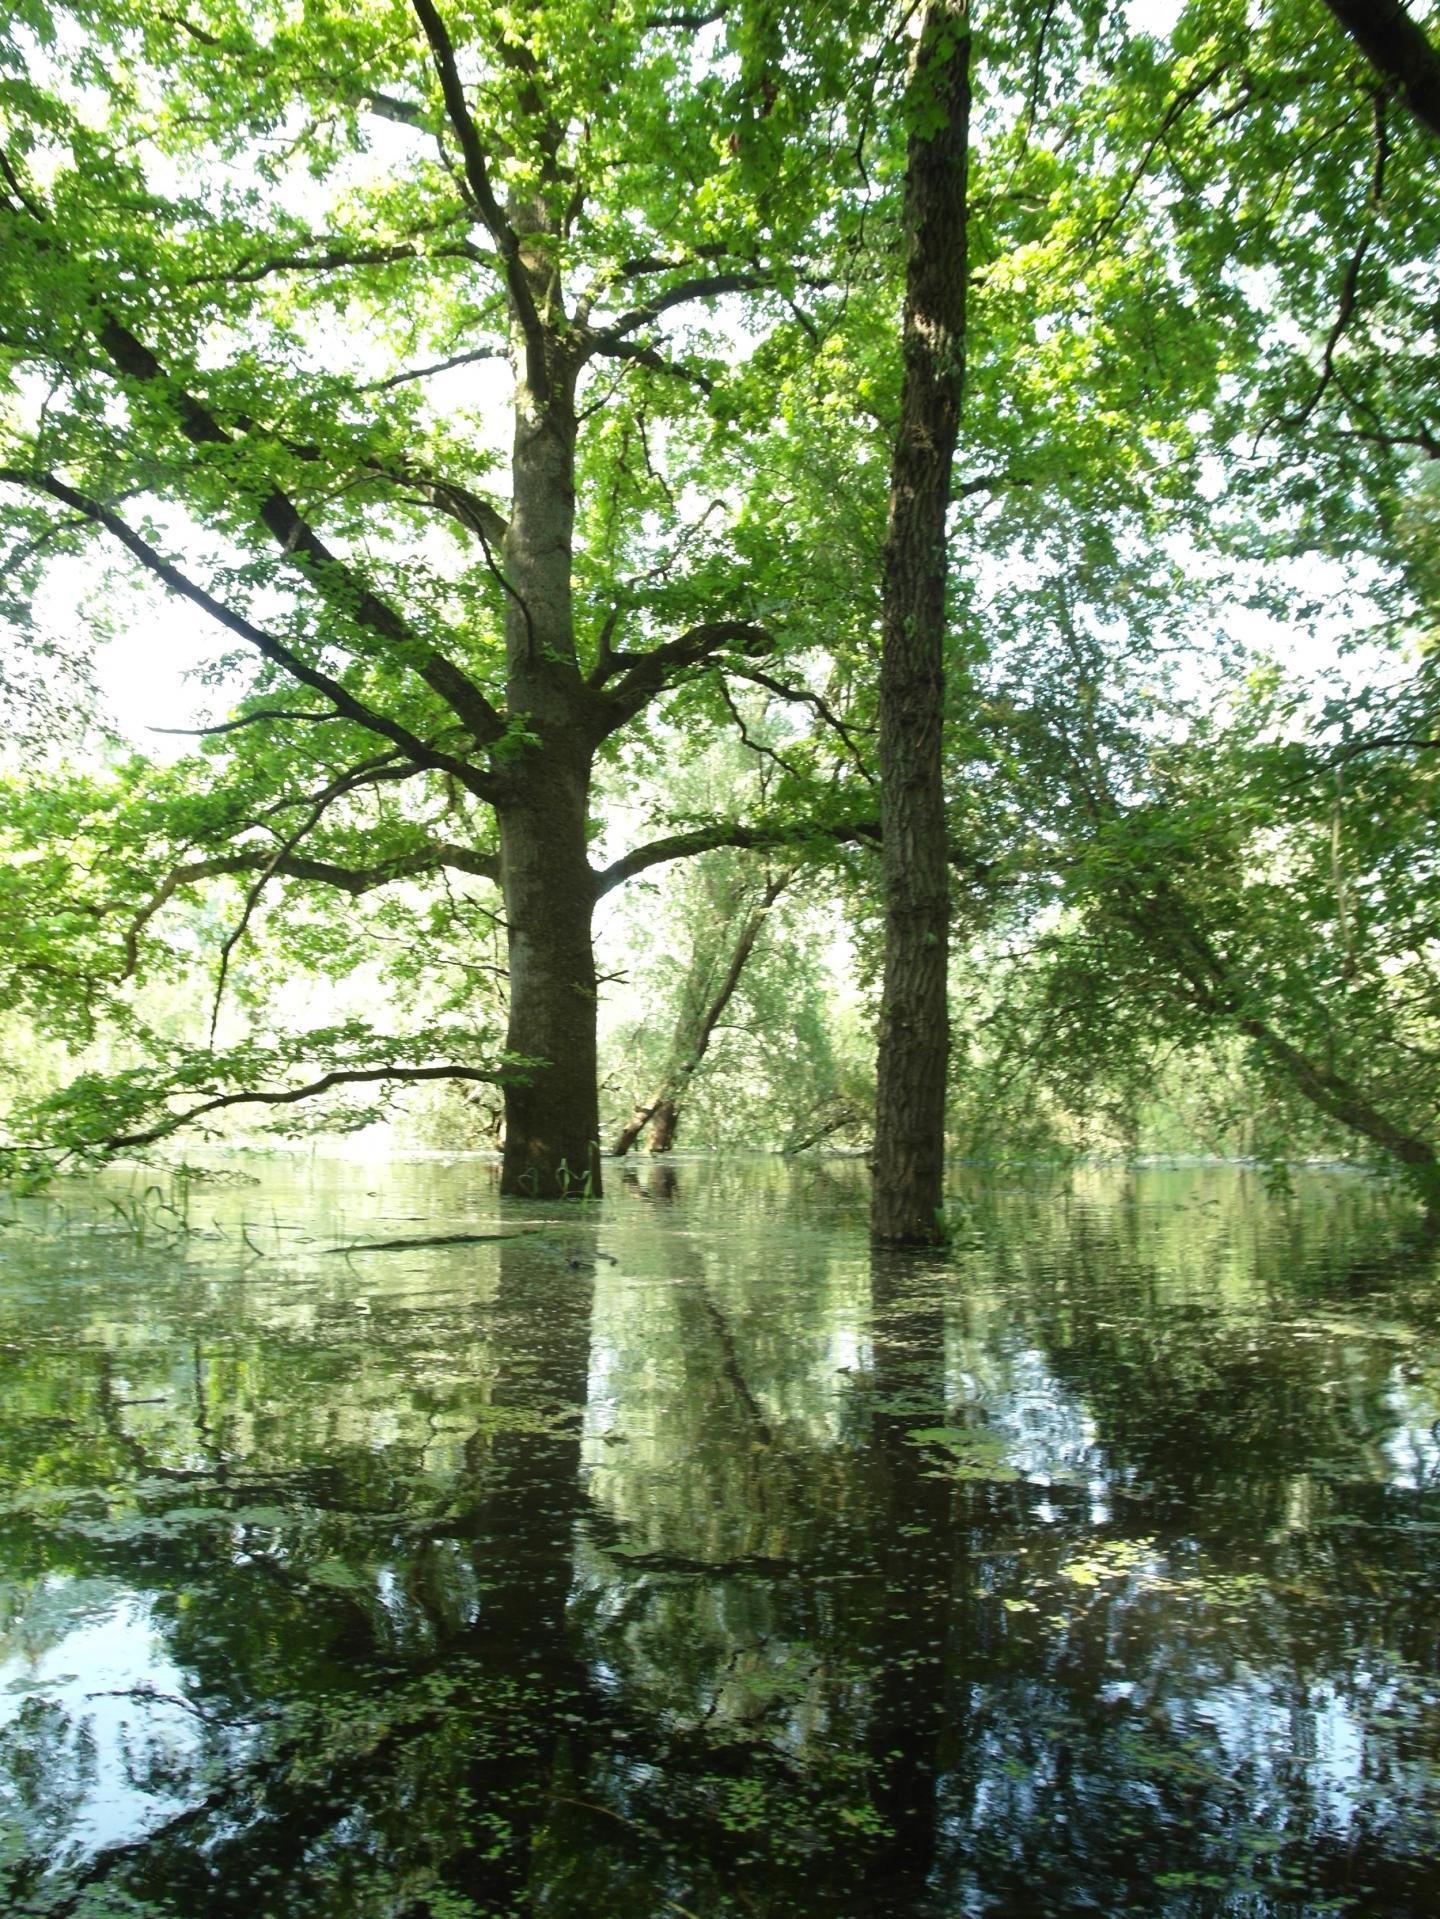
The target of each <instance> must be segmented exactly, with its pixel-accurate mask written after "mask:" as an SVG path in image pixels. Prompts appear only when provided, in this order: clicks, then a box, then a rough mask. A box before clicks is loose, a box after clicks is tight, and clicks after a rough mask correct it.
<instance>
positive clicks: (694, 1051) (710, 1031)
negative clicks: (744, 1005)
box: [610, 873, 790, 1159]
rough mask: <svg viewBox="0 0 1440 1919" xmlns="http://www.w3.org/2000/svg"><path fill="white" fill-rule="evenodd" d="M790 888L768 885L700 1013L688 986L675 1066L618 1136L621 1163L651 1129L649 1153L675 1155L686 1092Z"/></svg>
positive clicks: (783, 883) (783, 882)
mask: <svg viewBox="0 0 1440 1919" xmlns="http://www.w3.org/2000/svg"><path fill="white" fill-rule="evenodd" d="M789 883H790V875H789V874H788V873H786V874H783V875H781V876H780V877H779V878H776V879H771V880H768V881H767V882H766V885H765V891H764V892H763V893H762V894H761V896H760V900H759V903H758V904H757V905H755V906H753V907H752V908H751V909H750V911H749V912H748V913H747V914H746V916H745V919H744V921H743V922H742V924H741V927H740V936H739V938H738V939H737V940H736V942H735V945H734V946H733V948H732V949H731V953H730V959H729V963H728V964H727V966H726V968H725V971H724V973H723V974H722V975H721V977H720V981H719V984H718V985H717V986H716V988H715V990H714V991H713V992H712V993H711V994H710V996H709V997H708V999H706V1000H705V1001H704V1002H703V1004H702V1005H701V1006H700V1008H699V1011H698V1013H697V1012H696V1011H694V1010H693V1007H694V1003H695V1001H696V1000H697V999H698V997H699V993H700V991H701V990H703V989H702V988H701V987H700V986H699V985H698V984H697V983H695V982H694V981H691V980H687V981H686V983H685V990H684V1004H683V1005H682V1007H681V1010H680V1017H679V1019H678V1021H677V1022H676V1026H675V1038H674V1040H673V1042H672V1044H671V1049H670V1064H669V1066H668V1067H667V1068H666V1071H665V1074H664V1076H663V1078H662V1079H661V1082H660V1084H659V1086H658V1087H657V1088H656V1090H655V1092H654V1093H653V1094H652V1095H651V1097H650V1099H649V1100H648V1101H647V1102H646V1103H645V1104H644V1105H643V1106H637V1107H636V1108H635V1111H634V1112H633V1113H632V1114H631V1116H630V1118H629V1119H628V1120H627V1121H626V1123H625V1125H624V1126H622V1127H621V1129H620V1131H619V1132H618V1133H617V1134H616V1136H615V1143H614V1145H613V1146H612V1147H611V1149H610V1150H611V1152H612V1154H613V1155H614V1157H615V1158H616V1159H623V1158H624V1157H625V1155H626V1154H627V1153H628V1152H629V1151H630V1148H631V1147H632V1146H633V1145H634V1144H635V1142H636V1140H637V1139H638V1138H639V1137H640V1135H641V1133H643V1132H644V1130H645V1128H646V1126H647V1125H648V1126H649V1128H650V1139H649V1147H650V1151H651V1152H652V1153H668V1152H670V1151H671V1150H672V1149H673V1147H674V1145H675V1135H676V1133H677V1131H678V1130H679V1126H680V1113H681V1106H682V1102H683V1100H684V1096H685V1091H686V1089H687V1087H688V1086H689V1084H690V1082H691V1080H692V1079H693V1078H694V1077H695V1074H696V1073H697V1072H698V1071H699V1070H700V1067H701V1065H702V1064H703V1063H704V1059H705V1055H706V1053H707V1052H708V1051H709V1050H710V1041H711V1039H712V1038H713V1037H714V1033H715V1028H716V1027H717V1026H718V1025H719V1024H720V1021H721V1019H722V1018H723V1016H724V1013H725V1008H726V1007H727V1006H728V1005H729V1004H730V1001H731V1000H732V999H733V998H734V996H735V990H736V988H737V987H738V986H739V984H740V980H741V977H742V975H743V974H744V971H745V968H746V966H747V965H748V964H749V962H750V955H751V954H752V953H753V952H754V951H755V942H756V941H757V940H758V939H759V937H760V934H761V931H762V929H763V927H764V925H765V919H766V916H767V914H768V913H769V911H770V909H771V907H772V906H773V905H774V904H775V902H776V900H778V899H779V897H780V895H781V894H782V893H783V892H784V890H785V888H786V887H787V886H788V885H789Z"/></svg>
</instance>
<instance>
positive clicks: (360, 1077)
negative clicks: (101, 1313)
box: [89, 1066, 505, 1153]
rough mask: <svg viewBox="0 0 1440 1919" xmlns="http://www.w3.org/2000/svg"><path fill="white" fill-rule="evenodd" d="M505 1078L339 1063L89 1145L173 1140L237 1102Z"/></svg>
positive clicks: (279, 1101) (219, 1097)
mask: <svg viewBox="0 0 1440 1919" xmlns="http://www.w3.org/2000/svg"><path fill="white" fill-rule="evenodd" d="M504 1077H505V1075H504V1071H503V1069H502V1068H500V1067H484V1066H380V1067H373V1068H361V1067H356V1066H345V1067H336V1068H335V1069H334V1070H333V1071H332V1072H329V1073H322V1074H321V1076H320V1078H319V1079H315V1080H311V1081H310V1083H309V1084H308V1085H306V1086H287V1087H285V1088H284V1089H282V1090H279V1091H275V1092H246V1093H217V1094H216V1095H215V1097H214V1098H213V1099H206V1100H201V1101H200V1103H199V1104H198V1105H196V1106H190V1107H187V1108H186V1110H185V1111H184V1112H183V1113H170V1114H167V1116H166V1117H165V1118H164V1119H163V1120H159V1121H157V1123H156V1124H155V1125H154V1126H148V1127H146V1128H144V1129H143V1130H142V1131H140V1132H138V1133H110V1134H107V1135H106V1136H105V1137H104V1138H101V1139H97V1140H92V1141H90V1142H89V1146H90V1150H92V1151H100V1152H106V1153H123V1152H127V1151H129V1150H130V1149H132V1148H134V1147H137V1146H153V1145H155V1144H156V1142H157V1141H158V1140H162V1139H168V1138H169V1137H170V1135H171V1134H172V1133H178V1132H179V1131H180V1130H181V1128H182V1127H185V1126H193V1125H194V1124H195V1123H196V1121H197V1120H201V1119H205V1118H208V1116H209V1115H210V1114H211V1113H219V1112H224V1111H225V1110H226V1109H227V1108H229V1107H232V1106H298V1105H299V1104H300V1103H301V1101H303V1100H307V1099H316V1098H318V1097H319V1095H320V1094H321V1093H328V1092H330V1091H332V1090H333V1089H334V1088H335V1087H337V1086H378V1085H383V1084H385V1083H387V1082H390V1083H393V1084H395V1085H402V1086H416V1085H423V1084H425V1083H426V1082H429V1081H434V1080H444V1079H464V1080H476V1081H479V1082H480V1083H482V1084H485V1085H494V1084H496V1083H497V1082H500V1081H502V1080H503V1079H504Z"/></svg>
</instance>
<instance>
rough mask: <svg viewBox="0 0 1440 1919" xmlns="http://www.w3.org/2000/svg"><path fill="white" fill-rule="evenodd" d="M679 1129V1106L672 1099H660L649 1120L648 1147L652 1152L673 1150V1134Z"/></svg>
mask: <svg viewBox="0 0 1440 1919" xmlns="http://www.w3.org/2000/svg"><path fill="white" fill-rule="evenodd" d="M679 1130H680V1108H679V1106H678V1105H677V1104H676V1103H675V1101H674V1100H673V1099H662V1100H661V1101H660V1104H659V1105H658V1106H657V1107H656V1108H655V1117H654V1118H653V1119H652V1120H651V1122H650V1139H649V1142H648V1144H649V1147H650V1151H651V1152H652V1153H669V1152H672V1151H673V1150H674V1146H675V1135H676V1133H678V1132H679Z"/></svg>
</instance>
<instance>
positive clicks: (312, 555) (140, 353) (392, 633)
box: [97, 317, 505, 745]
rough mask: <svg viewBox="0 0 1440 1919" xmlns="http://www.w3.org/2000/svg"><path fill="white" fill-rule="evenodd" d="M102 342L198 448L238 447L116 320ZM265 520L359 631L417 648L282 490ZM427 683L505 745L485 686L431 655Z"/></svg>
mask: <svg viewBox="0 0 1440 1919" xmlns="http://www.w3.org/2000/svg"><path fill="white" fill-rule="evenodd" d="M97 338H98V339H99V341H100V344H101V346H102V347H103V348H104V350H105V352H106V353H107V354H108V355H109V356H110V358H111V360H112V361H113V362H114V363H115V365H116V367H117V368H118V369H119V371H120V372H121V373H123V374H125V375H126V376H127V377H128V378H130V379H133V380H138V381H140V382H141V383H142V384H143V385H147V386H149V385H159V386H160V387H162V388H163V389H164V390H165V391H166V392H167V393H169V394H170V395H171V397H172V399H173V403H174V406H175V411H176V414H177V417H178V419H179V422H180V429H181V431H182V432H183V433H184V435H185V437H186V439H187V440H189V441H190V442H191V444H192V445H194V446H217V445H218V446H230V445H233V444H234V441H233V439H232V436H231V435H230V434H229V433H227V432H226V430H225V428H224V427H222V426H221V425H220V423H219V421H218V420H217V419H216V418H215V417H214V415H213V414H212V413H210V412H209V410H208V409H207V408H206V407H204V406H203V405H202V404H201V402H200V401H199V400H197V399H196V398H195V397H194V395H193V394H191V393H188V392H186V390H185V389H184V388H183V387H181V386H179V385H178V384H177V383H176V382H175V381H173V380H171V379H170V378H169V377H168V375H167V374H166V372H165V369H164V368H163V367H162V366H161V364H160V362H159V361H158V360H157V359H156V358H155V355H154V354H153V353H152V352H151V351H150V349H149V347H147V346H146V345H145V344H144V343H143V341H141V340H139V339H137V338H136V336H135V335H134V334H133V333H132V332H131V331H130V330H129V328H128V327H126V326H122V325H121V323H120V322H119V321H118V320H116V319H114V318H113V317H107V318H106V319H104V321H103V323H102V325H101V326H100V328H99V331H98V333H97ZM258 513H259V518H260V521H261V523H262V525H263V526H264V527H265V529H266V531H267V532H268V533H269V534H270V535H271V537H272V538H273V539H274V540H275V541H276V542H277V543H278V544H279V546H280V548H281V551H282V552H283V553H284V554H285V555H286V557H287V558H289V559H290V560H292V561H294V562H295V563H296V564H297V565H298V566H299V567H300V569H301V571H302V573H303V574H304V576H305V578H306V579H307V580H309V581H310V583H311V584H312V585H313V586H314V587H315V588H316V590H317V591H318V592H319V593H320V594H321V595H322V597H323V598H325V599H326V600H327V601H329V602H330V603H331V604H333V605H338V606H340V607H341V608H342V609H343V610H344V612H345V613H346V615H347V616H348V617H349V618H351V619H353V620H354V621H355V622H356V624H357V625H358V626H361V627H363V628H365V629H366V630H368V631H369V632H372V633H375V634H378V635H379V637H380V638H381V639H384V640H389V641H391V642H392V643H397V644H399V645H402V646H405V647H407V648H410V647H414V646H415V645H416V644H417V642H418V640H419V636H418V635H417V634H416V633H414V632H413V631H412V629H411V628H410V626H409V625H408V623H407V622H406V621H405V620H403V619H402V618H401V617H400V615H399V614H398V613H397V612H396V611H395V609H394V608H393V607H391V606H389V605H388V604H387V603H386V602H385V601H384V600H382V599H381V598H380V596H379V595H378V594H377V593H375V592H373V591H372V590H371V589H370V588H369V587H368V586H367V585H366V584H365V582H364V581H363V579H361V578H360V577H359V576H358V575H356V574H355V573H354V572H353V571H352V569H351V568H350V567H349V566H347V565H346V564H345V563H344V561H342V560H340V559H339V558H338V557H337V556H336V555H335V554H334V553H332V552H331V551H330V549H329V547H327V546H326V545H325V543H324V541H323V540H322V539H321V538H320V536H319V535H318V534H317V533H316V532H315V530H314V528H313V527H312V526H311V525H310V524H309V522H308V521H307V520H306V519H305V518H304V517H303V515H302V514H301V513H300V511H299V509H298V508H297V507H296V505H295V503H294V502H293V501H292V500H291V499H290V498H289V496H288V495H287V494H285V493H283V492H282V491H281V490H280V488H279V487H273V488H272V489H271V490H270V492H269V493H267V494H266V495H265V497H264V498H263V499H262V500H261V501H260V504H259V508H258ZM415 671H416V672H417V673H418V674H419V675H420V678H421V679H422V680H424V681H425V683H426V685H427V686H429V687H430V688H431V690H432V691H433V692H435V693H437V694H438V695H439V696H440V698H441V699H442V700H444V701H445V703H446V705H447V706H449V707H450V709H451V710H452V711H453V712H454V713H455V714H456V715H457V717H458V718H459V719H460V720H461V721H463V723H464V724H465V726H466V727H467V728H468V729H469V730H470V732H471V733H472V734H473V735H474V736H475V739H476V741H477V742H478V743H479V744H481V745H488V744H489V743H490V742H491V741H493V740H497V739H499V738H500V736H501V735H502V734H503V733H504V731H505V723H504V721H503V720H502V719H501V717H500V715H499V714H498V713H497V712H496V710H495V708H494V707H493V706H492V705H491V704H490V702H489V701H488V700H487V699H486V698H485V696H484V694H483V693H482V692H481V691H480V689H479V687H478V686H476V685H475V684H474V682H473V681H472V680H471V679H470V678H469V677H468V676H467V675H466V674H464V673H462V672H461V671H460V669H459V668H458V667H457V666H455V665H454V664H453V663H452V662H451V661H449V660H447V659H446V658H445V657H444V655H443V654H441V653H439V652H436V651H433V650H432V651H431V652H430V653H428V654H426V655H424V656H423V657H422V658H421V659H420V661H419V662H418V664H417V665H416V667H415Z"/></svg>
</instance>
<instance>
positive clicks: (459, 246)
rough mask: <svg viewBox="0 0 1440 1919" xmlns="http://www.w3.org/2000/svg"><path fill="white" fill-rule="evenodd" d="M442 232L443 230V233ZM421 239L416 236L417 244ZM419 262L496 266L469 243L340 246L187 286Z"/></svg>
mask: <svg viewBox="0 0 1440 1919" xmlns="http://www.w3.org/2000/svg"><path fill="white" fill-rule="evenodd" d="M440 230H442V231H443V229H440ZM419 237H420V236H419V235H417V236H416V239H417V240H418V238H419ZM416 260H471V261H474V262H476V263H477V264H480V265H485V266H494V265H495V264H496V262H495V260H494V259H493V257H492V256H491V255H490V254H488V253H486V252H485V251H484V250H483V249H482V248H480V247H477V246H475V245H474V244H473V243H472V242H470V241H468V240H454V241H451V242H450V243H449V244H448V245H446V246H441V247H429V248H424V249H419V250H417V246H416V242H415V240H410V241H405V242H401V243H400V244H398V245H395V246H387V247H361V248H359V249H357V250H356V251H354V252H351V251H349V250H347V249H346V248H344V247H341V246H338V245H336V246H330V247H326V248H325V249H324V250H323V251H321V252H319V253H279V254H275V255H273V256H272V257H271V258H270V259H267V260H254V261H251V262H250V263H249V264H248V265H246V266H243V267H233V268H230V269H228V270H221V271H217V272H215V273H197V274H193V275H192V276H191V277H190V279H188V280H187V281H186V282H185V283H184V284H185V285H186V286H192V287H199V286H211V285H215V284H217V283H218V284H222V285H224V286H253V285H255V284H257V283H258V282H259V281H261V280H266V279H269V278H270V276H271V275H272V274H275V273H336V272H343V271H344V270H345V269H346V268H348V267H380V266H399V265H402V264H404V263H405V262H407V261H410V262H414V261H416Z"/></svg>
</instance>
